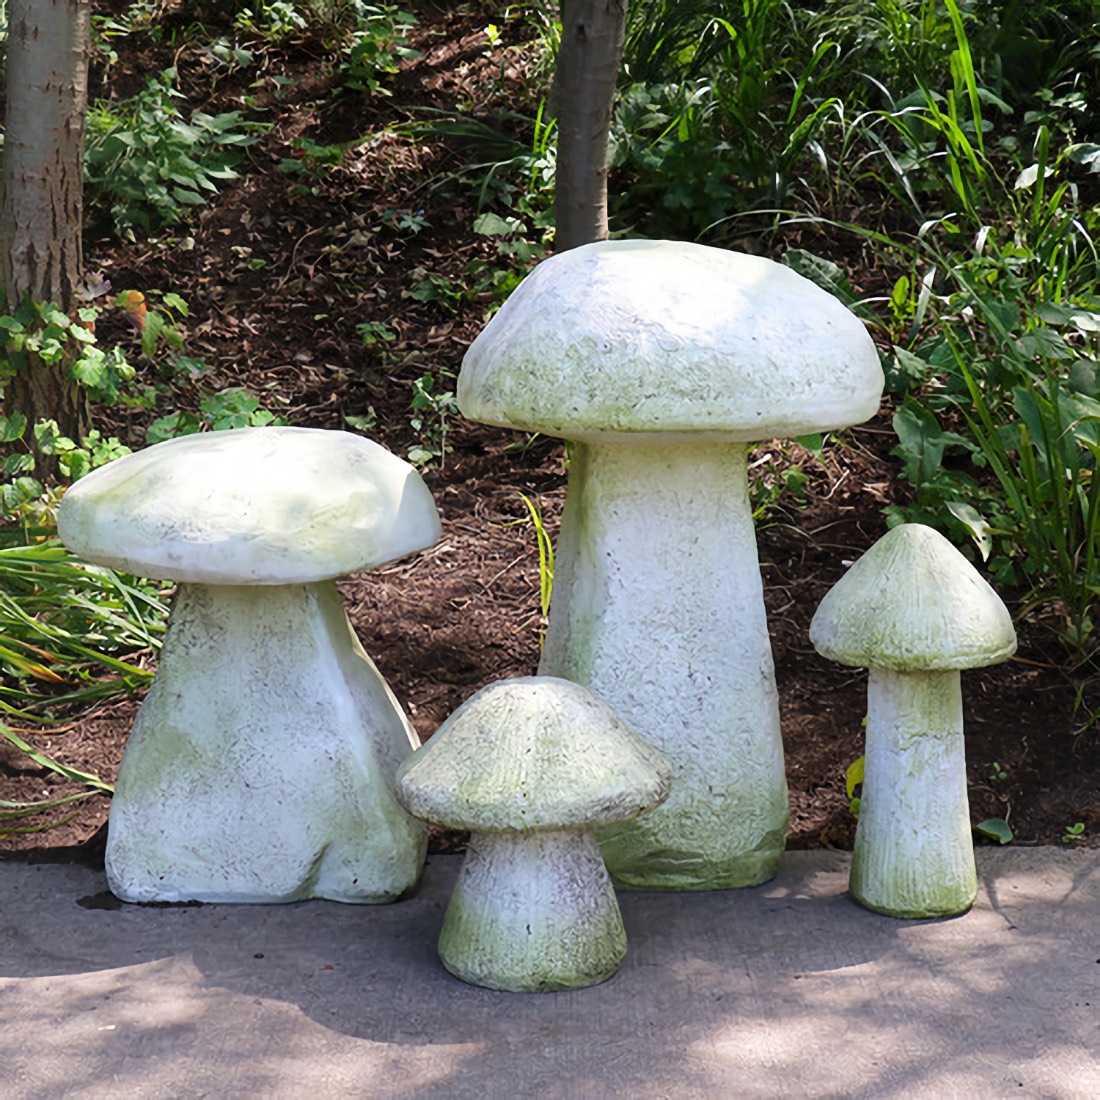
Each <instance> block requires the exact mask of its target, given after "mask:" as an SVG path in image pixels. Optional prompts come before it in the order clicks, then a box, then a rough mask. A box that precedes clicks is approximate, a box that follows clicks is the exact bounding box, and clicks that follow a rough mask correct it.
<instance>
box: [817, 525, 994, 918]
mask: <svg viewBox="0 0 1100 1100" xmlns="http://www.w3.org/2000/svg"><path fill="white" fill-rule="evenodd" d="M810 640H811V641H812V642H813V644H814V646H815V648H816V649H817V651H818V652H819V653H820V654H822V656H824V657H828V658H829V659H830V660H833V661H838V662H840V663H841V664H845V665H855V666H856V667H858V668H866V669H869V670H870V674H869V676H868V679H867V748H866V754H865V761H864V778H863V796H862V798H861V799H860V807H859V828H858V829H857V830H856V842H855V847H854V851H853V852H852V869H851V874H850V878H849V891H850V892H851V895H852V897H853V898H855V900H856V901H858V902H859V903H860V904H861V905H863V906H864V907H866V908H867V909H873V910H874V911H875V912H878V913H885V914H887V915H889V916H893V917H943V916H951V915H953V914H956V913H963V912H965V911H966V910H967V909H969V908H970V906H971V905H972V904H973V902H974V898H975V896H976V894H977V891H978V879H977V871H976V868H975V864H974V842H973V838H972V835H971V830H970V810H969V804H968V800H967V794H966V750H965V743H964V740H963V707H962V686H961V682H960V677H959V670H960V669H964V668H979V667H981V666H984V665H992V664H997V663H998V662H1000V661H1003V660H1005V659H1006V658H1007V657H1009V656H1011V655H1012V653H1013V652H1014V651H1015V649H1016V631H1015V630H1014V628H1013V626H1012V617H1011V616H1010V615H1009V613H1008V609H1007V608H1006V607H1005V605H1004V604H1003V603H1002V602H1001V598H1000V597H999V596H998V595H997V593H996V592H994V591H993V589H992V588H991V587H990V586H989V584H987V583H986V581H985V580H984V579H983V578H982V577H980V576H979V575H978V573H977V571H976V570H975V569H974V567H973V566H972V565H971V564H970V563H969V562H968V561H967V560H966V558H964V557H963V556H962V554H960V553H959V551H958V550H956V549H955V547H954V546H952V545H951V543H950V542H948V540H947V539H945V538H944V537H943V535H941V534H940V533H939V532H938V531H935V530H933V529H932V528H931V527H926V526H924V525H923V524H919V523H904V524H901V525H900V526H898V527H895V528H894V529H893V530H891V531H888V532H887V533H886V534H885V535H883V537H882V538H881V539H879V540H878V542H876V543H875V544H874V546H872V547H871V549H870V550H868V551H867V553H866V554H864V555H863V557H861V558H860V559H859V561H857V562H856V563H855V565H853V566H852V567H851V568H850V569H849V570H848V572H847V573H845V574H844V576H843V577H841V578H840V580H839V581H837V583H836V584H835V585H834V586H833V588H832V589H831V590H830V591H829V592H828V594H827V595H826V596H825V598H824V599H823V600H822V601H821V604H820V606H819V607H818V609H817V612H816V614H815V615H814V618H813V622H812V623H811V624H810Z"/></svg>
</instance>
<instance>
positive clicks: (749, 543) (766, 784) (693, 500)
mask: <svg viewBox="0 0 1100 1100" xmlns="http://www.w3.org/2000/svg"><path fill="white" fill-rule="evenodd" d="M882 383H883V378H882V371H881V368H880V366H879V360H878V355H877V353H876V351H875V348H874V345H873V344H872V342H871V340H870V338H869V337H868V335H867V333H866V331H865V329H864V327H863V325H862V324H861V323H860V322H859V321H858V320H857V319H856V318H855V317H854V316H853V315H852V314H851V313H849V312H848V311H847V310H846V309H845V308H844V307H843V306H842V305H841V304H840V303H839V302H838V301H837V300H836V299H835V298H833V297H832V296H831V295H829V294H827V293H826V292H825V291H823V290H821V289H819V288H818V287H816V286H815V285H814V284H813V283H811V282H809V281H808V280H806V279H804V278H802V277H801V276H799V275H797V274H795V273H794V272H793V271H791V270H790V269H788V268H786V267H783V266H781V265H780V264H776V263H773V262H772V261H770V260H766V259H761V258H759V257H755V256H745V255H739V254H736V253H732V252H727V251H724V250H721V249H716V248H707V247H704V246H702V245H694V244H681V243H676V242H667V241H614V242H601V243H598V244H591V245H586V246H584V247H582V248H576V249H573V250H572V251H569V252H566V253H563V254H561V255H558V256H555V257H553V258H552V259H549V260H546V261H545V262H543V263H542V264H540V265H539V266H538V267H537V268H536V269H535V270H534V271H533V272H532V274H531V275H529V276H528V277H527V279H526V280H524V282H523V283H522V284H521V285H520V286H519V287H518V288H517V289H516V291H515V292H514V293H513V294H512V296H511V297H510V298H509V299H508V301H507V302H505V304H504V306H503V307H502V308H501V309H500V311H499V312H498V313H497V314H496V316H495V317H494V318H493V319H492V320H491V321H490V322H489V324H488V325H487V326H486V328H485V330H484V331H483V332H482V333H481V334H480V335H479V336H478V337H477V339H476V340H475V341H474V342H473V344H472V345H471V346H470V349H469V351H468V352H467V355H466V358H465V360H464V362H463V365H462V371H461V373H460V375H459V380H458V403H459V406H460V408H461V409H462V411H463V413H464V414H465V415H466V416H468V417H470V418H471V419H473V420H479V421H484V422H486V423H490V424H497V425H501V426H506V427H512V428H520V429H523V430H526V431H534V432H542V433H545V434H547V435H553V436H559V437H564V438H565V439H568V440H571V441H572V442H573V449H572V451H571V452H570V459H569V488H568V493H567V497H566V503H565V510H564V513H563V515H562V526H561V535H560V539H559V544H558V548H557V555H556V571H555V577H554V591H553V598H552V604H551V608H550V624H549V629H548V632H547V636H546V644H545V647H544V650H543V656H542V662H541V664H540V666H539V671H540V673H543V674H546V675H554V676H562V677H565V678H567V679H571V680H575V681H577V682H579V683H581V684H584V685H586V686H588V687H590V688H591V689H592V690H593V691H595V692H596V693H597V694H598V695H600V696H601V697H602V698H604V699H606V700H607V701H608V702H609V703H610V704H611V705H612V706H613V707H614V708H615V709H616V711H618V713H619V714H621V715H622V717H623V719H624V721H626V722H627V724H628V725H630V726H631V727H632V728H633V729H635V730H636V731H637V732H638V733H639V735H640V736H642V737H643V738H645V740H647V741H649V742H650V743H651V744H654V745H656V746H657V747H658V748H660V749H661V750H662V751H663V752H664V753H665V754H666V756H667V757H668V758H669V760H670V761H671V763H672V767H673V772H674V777H675V779H674V784H673V793H672V795H671V796H670V797H669V799H668V801H667V802H666V803H665V804H664V805H663V806H662V807H660V808H659V809H658V810H656V811H655V812H654V813H652V814H650V815H648V816H647V817H645V818H643V819H641V820H640V821H638V822H636V823H628V824H624V825H621V826H610V827H608V828H606V829H604V830H603V831H602V832H601V834H600V835H601V842H602V850H603V853H604V856H605V858H606V859H607V864H608V868H609V869H610V871H611V874H612V876H613V877H614V879H615V881H616V882H617V883H619V884H620V885H623V886H629V887H637V888H657V889H695V890H707V889H715V888H720V887H729V886H746V885H752V884H754V883H758V882H763V881H765V880H766V879H768V878H770V877H771V876H772V875H773V874H774V873H775V867H776V864H777V862H778V859H779V856H780V854H781V853H782V851H783V847H784V843H785V838H786V828H787V819H788V804H787V787H786V779H785V775H784V768H783V747H782V741H781V739H780V732H779V712H778V703H777V696H776V688H775V675H774V670H773V663H772V655H771V646H770V642H769V639H768V629H767V622H766V618H765V612H764V600H763V591H762V585H761V579H760V569H759V564H758V561H757V555H756V538H755V532H754V529H753V523H752V509H751V505H750V503H749V497H748V478H747V470H746V465H747V464H746V454H747V450H748V446H749V444H751V443H754V442H757V441H760V440H764V439H769V438H772V437H775V436H798V435H802V434H806V433H809V432H813V431H825V430H829V429H833V428H840V427H843V426H846V425H850V424H854V423H857V422H858V421H861V420H865V419H866V418H867V417H869V416H871V415H872V414H873V413H874V412H875V411H876V410H877V408H878V405H879V399H880V397H881V393H882Z"/></svg>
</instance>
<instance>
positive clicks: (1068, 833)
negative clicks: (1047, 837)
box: [1062, 821, 1085, 844]
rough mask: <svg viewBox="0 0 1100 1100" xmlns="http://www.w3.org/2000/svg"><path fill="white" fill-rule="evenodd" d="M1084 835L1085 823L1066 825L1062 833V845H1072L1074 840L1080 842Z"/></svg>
mask: <svg viewBox="0 0 1100 1100" xmlns="http://www.w3.org/2000/svg"><path fill="white" fill-rule="evenodd" d="M1084 835H1085V823H1084V822H1083V821H1078V822H1076V823H1075V824H1073V825H1067V826H1066V828H1065V830H1064V832H1063V833H1062V843H1063V844H1072V843H1073V842H1074V841H1075V840H1080V839H1081V838H1082V837H1084Z"/></svg>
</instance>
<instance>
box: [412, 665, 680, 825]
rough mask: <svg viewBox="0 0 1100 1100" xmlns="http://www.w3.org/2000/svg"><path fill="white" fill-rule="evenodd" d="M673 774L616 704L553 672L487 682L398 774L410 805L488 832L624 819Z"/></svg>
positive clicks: (441, 820) (652, 799) (424, 814)
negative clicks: (614, 709) (612, 705)
mask: <svg viewBox="0 0 1100 1100" xmlns="http://www.w3.org/2000/svg"><path fill="white" fill-rule="evenodd" d="M671 782H672V772H671V770H670V768H669V765H668V762H667V761H666V760H665V758H664V756H663V755H662V754H661V753H660V752H658V750H657V749H655V748H653V746H652V745H649V744H647V743H646V742H645V741H643V740H642V739H641V738H640V737H639V736H638V735H637V734H636V733H634V731H633V730H631V729H630V728H629V727H628V726H627V725H626V724H625V723H624V722H623V721H622V719H620V718H619V716H618V715H617V714H616V713H615V712H614V711H613V710H612V709H611V707H609V706H608V705H607V704H606V703H605V702H603V700H602V699H598V698H597V697H596V696H595V695H593V694H592V692H590V691H589V690H588V689H587V688H584V687H581V685H580V684H575V683H572V682H571V681H569V680H561V679H558V678H557V677H554V676H527V677H521V678H518V679H513V680H500V681H497V682H496V683H494V684H489V685H488V686H487V687H484V688H482V689H481V690H480V691H479V692H477V693H476V694H475V695H472V696H471V697H470V698H469V699H467V700H466V702H465V703H463V704H462V706H460V707H459V708H458V710H456V711H455V712H454V713H453V714H452V715H451V716H450V717H449V718H448V719H447V720H446V721H445V722H444V723H443V725H442V726H440V727H439V729H438V730H437V731H436V733H435V735H434V736H433V737H432V738H431V739H430V740H429V741H428V742H427V743H426V744H425V745H423V746H422V747H421V748H419V749H417V750H416V752H414V753H413V755H412V756H410V757H409V758H408V759H407V760H406V761H405V762H404V764H403V765H402V766H401V768H400V769H399V770H398V773H397V790H398V796H399V798H400V799H401V801H402V802H403V803H404V804H405V807H406V808H407V809H408V810H409V812H410V813H412V814H413V815H415V816H416V817H420V818H424V819H425V820H427V821H434V822H436V823H437V824H439V825H443V826H445V827H447V828H449V829H472V830H474V831H479V832H485V831H516V832H531V831H534V830H536V829H560V828H580V827H586V826H592V825H598V824H603V823H605V822H609V821H625V820H627V819H629V818H632V817H637V816H638V815H639V814H640V813H642V812H643V811H645V810H647V809H649V808H650V807H652V806H656V805H657V804H658V803H660V802H663V801H664V800H665V798H667V797H668V792H669V787H670V785H671Z"/></svg>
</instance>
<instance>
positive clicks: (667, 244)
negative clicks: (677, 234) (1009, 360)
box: [458, 241, 883, 442]
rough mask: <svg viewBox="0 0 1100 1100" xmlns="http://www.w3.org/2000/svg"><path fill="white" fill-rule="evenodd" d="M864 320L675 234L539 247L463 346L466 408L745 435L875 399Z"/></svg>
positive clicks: (800, 430)
mask: <svg viewBox="0 0 1100 1100" xmlns="http://www.w3.org/2000/svg"><path fill="white" fill-rule="evenodd" d="M882 386H883V376H882V368H881V366H880V365H879V359H878V353H877V352H876V350H875V346H874V344H873V343H872V341H871V338H870V337H869V336H868V335H867V331H866V329H865V328H864V327H863V324H862V323H861V322H860V321H859V320H858V319H857V318H856V317H855V316H854V315H853V314H852V313H850V312H849V311H848V310H847V309H845V307H844V306H843V305H841V303H840V302H839V301H837V299H836V298H834V297H833V296H832V295H831V294H828V293H827V292H826V291H824V290H822V289H821V288H820V287H818V286H816V285H815V284H814V283H812V282H810V281H809V280H808V279H805V278H803V277H802V276H801V275H798V274H796V273H795V272H794V271H792V270H791V269H790V268H787V267H784V266H783V265H782V264H777V263H774V262H773V261H771V260H767V259H763V258H761V257H758V256H746V255H741V254H739V253H735V252H729V251H726V250H725V249H720V248H709V247H707V246H705V245H698V244H686V243H682V242H677V241H601V242H597V243H595V244H589V245H584V246H582V247H581V248H574V249H571V250H570V251H568V252H564V253H561V254H559V255H557V256H553V257H551V258H550V259H548V260H544V261H543V262H542V263H541V264H539V265H538V267H536V268H535V270H534V271H533V272H532V273H531V274H530V275H528V276H527V278H526V279H525V280H524V281H523V283H522V284H520V286H519V287H517V288H516V290H515V291H514V292H513V293H512V295H511V296H510V297H509V299H508V300H507V301H506V302H505V303H504V305H503V306H502V307H501V309H500V311H499V312H498V313H497V314H496V316H495V317H493V319H492V320H491V321H490V322H489V324H488V325H487V326H486V327H485V329H484V330H483V331H482V332H481V334H480V335H479V336H478V337H477V339H476V340H474V342H473V344H471V345H470V348H469V350H468V351H467V353H466V357H465V359H464V361H463V364H462V371H461V373H460V374H459V378H458V405H459V408H460V409H461V410H462V412H463V414H464V415H465V416H467V417H469V418H470V419H471V420H478V421H482V422H484V423H487V424H497V425H500V426H503V427H512V428H520V429H523V430H525V431H537V432H543V433H545V434H546V435H553V436H561V437H564V438H567V439H580V440H583V439H586V438H589V437H593V436H606V435H608V434H612V435H614V434H619V433H621V434H627V435H631V436H634V435H637V434H638V433H648V432H660V433H662V435H664V436H665V437H666V438H667V437H668V434H669V433H672V434H673V436H674V435H675V433H692V434H695V433H698V432H706V433H711V434H712V435H714V436H717V437H720V438H724V439H727V440H730V441H740V442H754V441H757V440H761V439H770V438H772V437H775V436H784V437H793V436H798V435H804V434H806V433H808V432H813V431H827V430H830V429H833V428H841V427H846V426H848V425H850V424H857V423H859V422H860V421H863V420H866V419H868V417H870V416H872V415H874V413H875V412H876V411H877V410H878V407H879V400H880V398H881V395H882Z"/></svg>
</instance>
